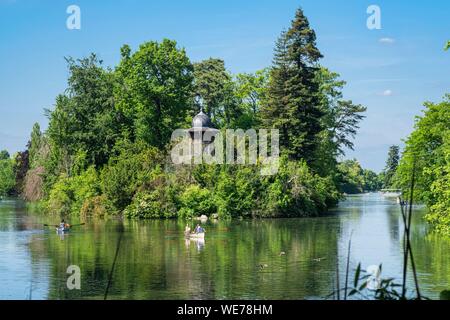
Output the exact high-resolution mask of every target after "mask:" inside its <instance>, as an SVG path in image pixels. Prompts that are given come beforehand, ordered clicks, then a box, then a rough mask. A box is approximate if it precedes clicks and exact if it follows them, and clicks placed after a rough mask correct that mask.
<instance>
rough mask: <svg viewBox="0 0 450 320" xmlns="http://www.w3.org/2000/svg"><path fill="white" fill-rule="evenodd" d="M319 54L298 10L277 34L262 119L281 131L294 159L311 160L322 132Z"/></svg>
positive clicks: (281, 135)
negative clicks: (287, 27)
mask: <svg viewBox="0 0 450 320" xmlns="http://www.w3.org/2000/svg"><path fill="white" fill-rule="evenodd" d="M321 57H322V55H321V53H320V51H319V50H318V49H317V47H316V35H315V32H314V30H312V29H311V28H310V26H309V22H308V19H307V18H306V17H305V16H304V14H303V11H302V10H301V9H298V10H297V12H296V15H295V19H294V20H293V21H292V24H291V27H290V28H289V29H288V30H287V31H283V32H282V34H281V36H280V37H279V39H278V41H277V43H276V47H275V54H274V60H273V66H272V69H271V74H270V82H269V88H268V93H267V101H266V102H265V104H264V106H263V108H262V115H261V118H262V121H263V124H264V125H265V126H267V127H271V128H277V129H279V130H280V145H281V147H282V148H283V149H284V150H286V151H287V153H288V154H289V156H290V157H291V158H294V159H300V158H302V159H305V160H306V161H308V162H311V161H312V160H313V159H312V158H313V154H314V150H315V149H316V147H317V144H318V139H317V135H318V134H319V133H320V132H321V131H322V129H323V128H322V125H321V121H320V119H321V117H322V116H323V112H322V111H321V109H320V107H319V104H320V101H319V84H318V82H317V81H316V79H315V74H316V72H317V69H318V65H317V62H318V61H319V59H320V58H321Z"/></svg>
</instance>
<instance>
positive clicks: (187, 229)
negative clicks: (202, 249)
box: [184, 224, 191, 235]
mask: <svg viewBox="0 0 450 320" xmlns="http://www.w3.org/2000/svg"><path fill="white" fill-rule="evenodd" d="M190 233H191V227H189V225H188V224H187V225H186V228H184V234H185V235H189V234H190Z"/></svg>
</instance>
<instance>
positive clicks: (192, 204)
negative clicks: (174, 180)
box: [179, 185, 215, 218]
mask: <svg viewBox="0 0 450 320" xmlns="http://www.w3.org/2000/svg"><path fill="white" fill-rule="evenodd" d="M180 205H181V208H180V210H179V216H180V217H181V218H191V217H193V216H201V215H207V216H208V215H210V214H211V213H214V212H215V206H214V201H213V198H212V193H211V192H210V191H209V190H208V189H204V188H201V187H200V186H198V185H190V186H188V187H187V188H186V190H185V191H184V192H183V193H182V194H181V195H180Z"/></svg>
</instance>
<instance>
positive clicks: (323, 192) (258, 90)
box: [0, 9, 450, 230]
mask: <svg viewBox="0 0 450 320" xmlns="http://www.w3.org/2000/svg"><path fill="white" fill-rule="evenodd" d="M120 53H121V60H120V63H119V64H118V65H117V66H115V67H114V68H109V67H108V68H106V67H104V66H103V64H102V61H101V60H100V59H99V58H98V57H97V56H96V55H95V54H91V55H90V56H88V57H86V58H82V59H73V58H67V59H66V60H67V64H68V70H69V76H68V86H67V89H66V91H65V92H64V93H62V94H60V95H58V96H57V97H56V100H55V105H54V107H53V108H52V110H49V109H46V115H47V117H48V119H49V125H48V128H47V130H46V131H45V132H42V131H41V129H40V126H39V124H35V125H34V127H33V129H32V132H31V138H30V141H29V143H28V145H27V149H26V150H25V151H23V152H19V153H18V154H17V155H15V156H14V157H13V159H11V158H10V156H9V154H8V155H6V154H4V155H3V156H2V159H1V160H0V174H2V176H5V178H2V180H1V186H0V193H3V194H14V193H15V194H16V195H20V196H21V197H22V198H24V199H25V200H27V201H29V202H33V203H37V204H38V207H39V208H41V209H42V210H43V211H45V212H48V213H53V214H58V215H61V216H67V215H74V216H81V217H84V216H98V217H103V216H106V215H123V216H124V217H127V218H137V219H159V218H193V217H198V216H201V215H206V216H211V215H213V214H217V215H218V217H219V218H220V219H227V218H238V217H243V218H250V217H255V218H258V217H261V218H264V217H271V218H273V217H304V216H317V215H320V214H321V213H324V212H326V211H327V210H328V209H330V208H332V207H334V206H336V205H337V203H338V201H339V200H341V199H342V198H343V194H345V193H346V194H351V193H360V192H363V191H376V190H379V189H381V188H382V187H391V186H404V185H407V181H408V179H409V178H408V177H409V176H408V174H409V172H408V170H409V167H410V162H409V160H408V159H409V158H407V157H406V156H403V157H402V159H401V160H399V157H400V156H399V155H398V152H399V150H398V148H397V150H394V151H395V152H396V153H397V158H396V159H394V162H393V163H390V164H387V168H386V170H385V172H384V173H382V174H380V175H377V174H376V173H375V172H372V171H370V170H365V169H363V168H361V166H360V165H359V163H358V162H357V161H356V160H346V161H342V162H339V159H340V158H341V157H342V156H344V155H345V152H344V150H348V149H350V150H351V149H353V139H354V137H355V136H356V134H357V130H358V129H359V123H360V122H361V121H362V120H363V119H364V117H365V116H364V112H365V111H366V108H365V107H363V106H361V105H358V104H354V103H353V102H352V101H349V100H345V99H344V97H343V94H342V90H343V87H344V86H345V84H346V83H345V81H343V80H342V79H340V77H339V75H338V74H337V73H335V72H332V71H330V70H328V69H327V68H326V67H325V66H322V65H320V59H321V58H322V54H321V52H320V51H319V49H318V48H317V47H316V34H315V32H314V30H312V29H311V28H310V26H309V22H308V19H307V18H306V16H305V15H304V14H303V11H302V10H301V9H298V10H297V12H296V14H295V17H294V19H293V20H292V21H291V24H290V27H289V28H288V29H287V30H285V31H283V32H282V33H281V35H280V37H279V38H278V40H277V41H276V44H275V49H274V58H273V63H272V65H271V66H270V67H268V68H265V69H263V70H259V71H256V72H255V73H241V74H236V75H233V74H231V73H230V72H228V71H227V70H226V68H225V62H224V61H223V60H221V59H217V58H209V59H207V60H204V61H201V62H196V63H192V62H191V61H190V59H189V57H188V56H187V55H186V52H185V50H184V49H182V48H179V47H178V46H177V43H176V42H175V41H173V40H168V39H164V40H163V41H161V42H155V41H150V42H146V43H143V44H141V45H140V46H139V48H138V49H137V50H136V51H132V49H131V48H130V47H129V46H128V45H124V46H123V47H122V48H121V50H120ZM443 104H445V106H447V107H446V109H447V117H448V109H449V108H448V100H446V101H445V102H443ZM427 107H428V108H431V105H427ZM443 109H445V108H443ZM199 110H203V111H204V112H205V114H206V115H207V116H208V117H209V118H210V120H211V122H212V124H213V125H214V127H215V128H217V129H219V130H224V129H226V128H230V129H237V128H240V129H243V130H244V131H245V130H247V129H250V128H252V129H255V130H258V129H260V128H264V129H270V128H276V129H279V131H280V148H281V155H280V165H279V170H278V173H276V174H275V175H272V176H262V175H260V165H229V164H227V165H213V164H212V165H206V164H201V165H174V164H172V163H171V161H170V149H171V147H172V144H173V143H172V142H171V141H170V140H171V139H170V138H171V133H172V132H173V130H175V129H178V128H189V127H190V124H191V121H192V118H193V117H194V115H195V114H197V113H198V111H199ZM436 112H437V111H436ZM447 119H448V118H447ZM421 121H422V120H421ZM423 121H425V120H423ZM420 123H421V122H420V121H419V122H418V125H417V127H418V128H419V127H420ZM448 123H449V122H447V123H445V122H442V124H443V128H442V129H443V131H442V132H446V134H447V141H449V140H450V139H448V137H449V136H448V132H449V130H448ZM419 129H420V128H419ZM444 129H445V130H444ZM442 134H444V133H442ZM414 135H415V134H414V133H413V135H412V136H411V137H412V138H410V139H409V140H408V141H409V142H408V143H409V144H407V150H409V149H411V148H413V147H412V145H413V144H414V141H413V140H414ZM425 138H428V137H425ZM433 138H434V136H433ZM443 139H444V136H441V137H440V140H439V141H440V142H441V143H443V141H444V140H443ZM439 141H438V142H439ZM409 145H411V147H408V146H409ZM414 145H415V144H414ZM445 145H446V146H447V147H445V148H446V149H445V150H446V151H445V152H444V151H442V150H441V151H439V152H441V153H442V154H443V156H444V155H446V157H447V158H446V159H447V162H446V164H442V163H441V162H440V163H439V164H437V163H436V166H437V167H433V170H439V169H442V168H443V167H442V165H444V167H445V166H446V167H445V168H444V169H445V170H447V171H445V172H446V176H444V177H440V178H436V180H435V181H434V180H433V181H434V182H433V186H432V187H431V186H430V184H428V188H429V189H430V188H431V189H432V190H435V189H438V188H441V189H442V190H443V191H442V192H447V194H448V185H449V184H448V182H449V180H448V179H449V178H448V177H449V173H448V172H449V167H448V166H449V160H448V158H449V156H448V154H449V153H448V150H449V149H448V143H445ZM419 147H420V146H417V148H419ZM414 148H416V147H414ZM406 152H408V151H406ZM446 152H447V153H446ZM390 156H391V155H390ZM424 156H425V155H424ZM388 161H389V160H388ZM399 162H400V165H398V163H399ZM397 166H398V167H399V171H398V172H399V173H397ZM422 169H423V172H425V171H426V172H428V171H427V170H428V169H427V170H425V162H424V166H423V167H422ZM409 171H410V170H409ZM436 172H437V171H436ZM431 178H432V177H429V176H427V178H426V179H431ZM426 179H425V178H424V180H426ZM446 179H447V180H446ZM427 181H429V180H427ZM419 182H420V181H419ZM446 183H447V184H446ZM425 184H426V182H425V181H424V183H423V185H425ZM425 189H426V187H424V190H425ZM421 190H422V189H421ZM428 192H431V193H433V192H435V193H434V194H433V197H432V198H433V200H429V198H427V196H426V195H423V196H422V197H420V196H418V197H417V198H419V199H422V200H424V201H425V203H427V204H429V205H431V208H432V213H430V214H432V215H433V214H435V215H436V216H437V218H435V216H433V217H434V218H430V221H432V222H433V223H436V224H438V225H439V224H441V223H444V224H445V223H448V221H449V220H448V219H450V218H449V217H450V214H449V212H448V210H449V209H448V208H449V207H450V206H448V205H447V207H446V208H444V205H443V203H441V200H439V199H440V198H439V194H436V191H430V190H428ZM441 196H442V197H443V198H444V202H445V201H447V204H448V195H445V194H442V195H441ZM427 199H428V200H427ZM445 199H446V200H445ZM433 212H435V213H433ZM436 221H437V222H436ZM447 227H448V226H447ZM447 230H448V229H447Z"/></svg>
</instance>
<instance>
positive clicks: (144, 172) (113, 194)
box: [101, 142, 161, 211]
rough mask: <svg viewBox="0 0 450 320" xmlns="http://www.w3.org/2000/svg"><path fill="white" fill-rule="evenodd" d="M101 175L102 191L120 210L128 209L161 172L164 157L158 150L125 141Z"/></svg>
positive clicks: (118, 147)
mask: <svg viewBox="0 0 450 320" xmlns="http://www.w3.org/2000/svg"><path fill="white" fill-rule="evenodd" d="M117 149H118V153H119V154H118V155H117V156H115V157H113V158H112V159H111V160H110V161H109V164H108V165H107V166H106V167H105V168H104V169H103V171H102V173H101V189H102V191H103V193H104V194H105V195H106V196H107V197H108V200H109V201H111V203H112V205H113V206H114V208H115V209H117V210H118V211H122V210H123V209H125V208H126V207H127V206H128V205H129V204H130V203H131V201H132V200H133V197H134V195H135V193H136V192H137V191H138V190H140V189H142V188H145V184H146V183H147V182H148V181H149V180H152V177H153V176H154V175H155V174H157V173H158V172H160V166H159V164H160V162H161V155H160V154H158V151H157V150H156V149H154V148H146V147H145V145H142V144H132V143H129V142H123V143H121V144H119V145H118V146H117Z"/></svg>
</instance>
